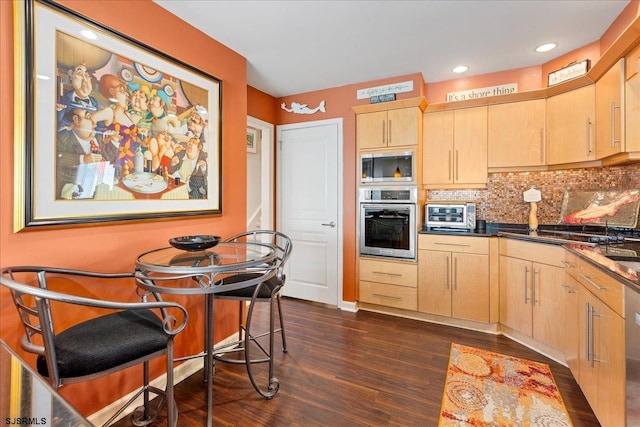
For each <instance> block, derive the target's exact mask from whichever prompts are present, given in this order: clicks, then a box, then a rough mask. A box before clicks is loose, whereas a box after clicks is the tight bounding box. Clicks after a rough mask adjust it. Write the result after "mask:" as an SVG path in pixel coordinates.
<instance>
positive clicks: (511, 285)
mask: <svg viewBox="0 0 640 427" xmlns="http://www.w3.org/2000/svg"><path fill="white" fill-rule="evenodd" d="M563 259H564V249H563V248H562V247H561V246H553V245H546V244H540V243H530V242H524V241H520V240H510V239H502V240H501V242H500V323H501V324H503V325H505V326H507V327H509V328H511V329H513V330H515V331H518V332H520V333H522V334H525V335H527V336H529V337H531V338H533V339H535V340H536V341H539V342H541V343H543V344H546V345H548V346H551V347H553V348H555V349H558V350H561V351H563V349H564V344H565V329H564V311H565V300H564V298H565V295H564V293H565V290H564V288H563V287H562V285H563V284H564V279H565V274H564V268H563V267H562V264H561V262H562V260H563Z"/></svg>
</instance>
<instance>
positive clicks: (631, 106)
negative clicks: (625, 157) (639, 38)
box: [625, 45, 640, 152]
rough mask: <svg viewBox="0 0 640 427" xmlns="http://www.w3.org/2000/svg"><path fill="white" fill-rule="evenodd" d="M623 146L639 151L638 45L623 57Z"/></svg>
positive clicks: (639, 57) (639, 54) (639, 82)
mask: <svg viewBox="0 0 640 427" xmlns="http://www.w3.org/2000/svg"><path fill="white" fill-rule="evenodd" d="M625 65H626V70H627V71H626V77H627V80H626V82H625V148H626V151H628V152H640V45H638V47H637V48H636V49H635V50H634V51H632V52H631V53H630V54H629V55H627V57H626V59H625Z"/></svg>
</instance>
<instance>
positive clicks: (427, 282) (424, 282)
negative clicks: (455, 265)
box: [418, 250, 451, 316]
mask: <svg viewBox="0 0 640 427" xmlns="http://www.w3.org/2000/svg"><path fill="white" fill-rule="evenodd" d="M418 252H419V253H418V257H419V259H418V266H419V275H418V311H422V312H424V313H432V314H439V315H441V316H451V253H450V252H439V251H425V250H420V251H418Z"/></svg>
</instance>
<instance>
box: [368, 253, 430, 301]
mask: <svg viewBox="0 0 640 427" xmlns="http://www.w3.org/2000/svg"><path fill="white" fill-rule="evenodd" d="M417 286H418V266H417V265H416V264H415V263H410V262H394V261H387V260H377V259H370V258H360V292H359V300H360V301H361V302H366V303H370V304H377V305H384V306H388V307H394V308H401V309H403V310H413V311H416V310H417V309H418V289H417Z"/></svg>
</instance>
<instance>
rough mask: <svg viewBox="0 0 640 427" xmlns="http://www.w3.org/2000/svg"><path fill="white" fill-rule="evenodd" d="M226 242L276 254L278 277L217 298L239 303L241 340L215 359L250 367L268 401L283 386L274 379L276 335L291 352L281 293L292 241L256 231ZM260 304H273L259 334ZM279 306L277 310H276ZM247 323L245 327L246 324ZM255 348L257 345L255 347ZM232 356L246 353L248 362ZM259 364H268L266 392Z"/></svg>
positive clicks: (218, 351)
mask: <svg viewBox="0 0 640 427" xmlns="http://www.w3.org/2000/svg"><path fill="white" fill-rule="evenodd" d="M226 241H228V242H247V241H251V242H259V243H264V244H268V245H271V246H272V247H273V248H274V249H275V250H276V261H275V268H276V274H275V276H274V277H272V278H270V279H268V280H266V281H261V282H259V283H258V284H256V285H254V286H251V287H248V288H243V289H239V290H234V291H228V292H220V293H217V294H216V295H215V298H216V299H226V300H235V301H238V307H239V323H238V340H237V341H235V342H232V343H228V344H226V345H223V346H221V347H218V348H216V352H215V358H216V360H220V361H223V362H229V363H242V364H246V366H247V373H248V375H249V380H250V381H251V384H252V385H253V387H254V388H255V389H256V391H258V393H260V394H261V395H262V396H264V397H266V398H267V399H270V398H272V397H273V396H275V394H276V393H277V392H278V389H279V388H280V383H279V381H278V379H277V378H275V377H274V375H273V347H274V334H275V333H276V332H280V335H281V337H282V351H283V352H284V353H286V352H287V341H286V337H285V329H284V321H283V317H282V304H281V302H280V294H281V292H280V291H281V289H282V287H283V286H284V284H285V280H286V276H285V273H284V267H285V263H286V262H287V260H288V259H289V256H290V255H291V250H292V247H293V245H292V243H291V239H290V238H289V237H288V236H286V235H285V234H283V233H280V232H278V231H273V230H254V231H248V232H245V233H241V234H238V235H235V236H233V237H231V238H229V239H227V240H226ZM249 276H250V274H248V273H243V274H238V275H235V276H232V277H228V278H226V279H225V284H230V283H232V282H233V281H245V280H247V279H248V278H249ZM247 302H249V303H250V304H249V308H248V310H247V317H246V320H244V308H245V306H246V303H247ZM258 302H268V303H269V330H268V331H262V332H258V333H254V332H252V319H253V311H254V308H255V306H256V303H258ZM276 306H277V307H276ZM276 308H277V310H278V319H279V322H280V325H279V327H278V328H276V327H275V309H276ZM243 322H244V323H243ZM263 337H268V344H264V343H261V340H260V339H261V338H263ZM252 344H253V345H252ZM253 349H256V350H257V351H258V352H259V353H258V354H259V355H258V356H256V357H253V356H252V355H251V353H252V351H253ZM231 353H244V358H238V357H236V358H234V357H232V356H230V354H231ZM257 363H268V385H267V387H266V389H263V388H262V387H260V385H259V384H258V381H257V378H256V375H255V373H254V370H253V365H254V364H257Z"/></svg>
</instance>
